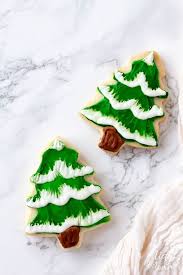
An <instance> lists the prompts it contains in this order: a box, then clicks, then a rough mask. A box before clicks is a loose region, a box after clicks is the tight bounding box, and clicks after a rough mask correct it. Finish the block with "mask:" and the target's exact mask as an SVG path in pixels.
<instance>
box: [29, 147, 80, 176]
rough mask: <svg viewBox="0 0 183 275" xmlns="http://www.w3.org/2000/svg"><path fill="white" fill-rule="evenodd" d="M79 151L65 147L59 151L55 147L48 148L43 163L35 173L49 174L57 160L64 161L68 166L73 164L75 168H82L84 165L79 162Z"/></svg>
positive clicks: (43, 156)
mask: <svg viewBox="0 0 183 275" xmlns="http://www.w3.org/2000/svg"><path fill="white" fill-rule="evenodd" d="M77 159H78V153H77V152H76V151H75V150H73V149H70V148H67V147H64V148H63V149H62V150H60V151H57V150H55V149H52V148H50V149H48V150H46V151H45V152H44V154H43V155H42V161H41V164H40V166H39V168H38V170H37V172H36V173H35V174H34V175H33V176H35V175H37V174H41V175H45V174H48V172H49V171H50V170H53V167H54V165H55V161H56V160H61V161H64V162H65V164H66V166H67V167H69V166H71V167H72V168H73V169H76V168H79V169H80V168H82V167H84V165H82V164H80V163H78V162H77Z"/></svg>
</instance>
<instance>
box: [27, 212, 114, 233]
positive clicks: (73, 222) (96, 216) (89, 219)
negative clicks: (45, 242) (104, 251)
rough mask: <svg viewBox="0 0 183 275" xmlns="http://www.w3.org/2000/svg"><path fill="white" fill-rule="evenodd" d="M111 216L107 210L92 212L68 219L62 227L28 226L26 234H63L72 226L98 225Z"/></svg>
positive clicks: (49, 225) (46, 225)
mask: <svg viewBox="0 0 183 275" xmlns="http://www.w3.org/2000/svg"><path fill="white" fill-rule="evenodd" d="M108 216H110V214H109V213H108V211H107V210H103V209H102V210H99V211H97V212H93V211H90V214H89V215H87V216H86V217H84V218H83V217H82V216H81V215H80V216H78V217H76V218H75V217H69V218H67V219H66V220H65V221H64V222H63V223H62V225H54V224H49V223H47V224H41V225H39V224H38V225H27V226H26V233H29V234H31V233H32V234H33V233H61V232H63V231H65V230H66V229H67V228H69V227H71V226H89V225H93V224H95V223H97V222H98V221H100V220H102V219H103V218H105V217H108Z"/></svg>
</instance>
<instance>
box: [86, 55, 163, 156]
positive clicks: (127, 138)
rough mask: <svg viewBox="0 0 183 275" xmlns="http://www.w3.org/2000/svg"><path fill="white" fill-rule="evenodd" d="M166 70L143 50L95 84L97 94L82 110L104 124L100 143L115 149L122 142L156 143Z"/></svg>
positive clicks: (89, 118) (94, 121) (95, 121)
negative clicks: (107, 79) (128, 62)
mask: <svg viewBox="0 0 183 275" xmlns="http://www.w3.org/2000/svg"><path fill="white" fill-rule="evenodd" d="M164 77H165V72H164V68H163V65H162V63H161V61H160V57H159V55H158V54H157V53H155V52H146V53H143V54H141V55H139V56H138V57H136V58H133V59H132V60H131V62H130V67H129V66H128V67H127V68H122V69H120V70H118V71H117V72H116V73H114V74H113V78H112V80H110V81H109V82H107V83H105V85H103V86H101V87H98V89H97V90H98V95H99V96H98V97H97V98H96V100H95V102H94V103H93V104H91V105H90V106H87V107H86V108H84V109H83V110H82V111H81V113H82V115H83V116H84V117H86V118H87V119H88V120H90V121H91V122H93V123H95V124H96V125H97V126H101V127H103V137H102V138H101V141H100V143H99V147H100V148H102V149H104V150H107V151H111V152H118V151H119V149H120V148H121V147H122V146H124V145H125V144H128V145H131V146H135V147H148V148H151V147H156V146H158V135H159V133H158V132H159V122H160V119H162V117H163V116H164V111H163V104H162V103H163V101H164V99H165V98H166V97H167V96H168V93H167V92H166V91H165V89H164V84H163V78H164Z"/></svg>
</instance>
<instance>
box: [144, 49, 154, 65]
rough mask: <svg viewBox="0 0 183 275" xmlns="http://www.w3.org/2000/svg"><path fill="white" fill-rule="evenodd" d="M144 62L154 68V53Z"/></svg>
mask: <svg viewBox="0 0 183 275" xmlns="http://www.w3.org/2000/svg"><path fill="white" fill-rule="evenodd" d="M143 61H144V62H145V63H146V64H147V65H149V66H153V64H154V63H153V61H154V52H153V51H151V52H150V53H149V54H148V55H147V56H146V57H144V58H143Z"/></svg>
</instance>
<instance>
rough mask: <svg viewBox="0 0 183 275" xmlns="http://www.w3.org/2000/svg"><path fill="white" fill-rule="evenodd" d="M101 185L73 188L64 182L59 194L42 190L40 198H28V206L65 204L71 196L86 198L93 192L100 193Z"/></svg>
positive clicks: (78, 198)
mask: <svg viewBox="0 0 183 275" xmlns="http://www.w3.org/2000/svg"><path fill="white" fill-rule="evenodd" d="M100 190H101V187H100V186H98V185H94V184H91V185H90V186H84V187H83V188H81V189H79V190H78V189H76V188H72V187H70V186H69V185H66V184H64V185H63V186H62V187H60V189H59V190H58V192H59V193H60V194H59V195H58V196H57V195H56V194H53V193H51V192H48V191H46V190H42V191H41V192H40V196H41V197H40V198H38V199H36V200H35V201H33V199H32V198H31V199H30V200H29V199H28V200H27V206H29V207H33V208H40V207H44V206H46V205H47V204H49V203H52V204H55V205H59V206H60V205H65V204H66V203H67V202H68V201H69V200H70V199H71V198H73V199H76V200H85V199H87V198H88V197H90V196H91V195H93V194H96V193H99V192H100Z"/></svg>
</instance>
